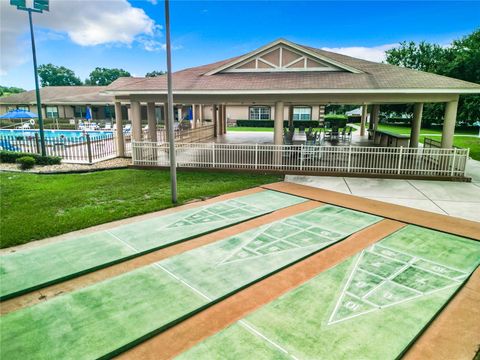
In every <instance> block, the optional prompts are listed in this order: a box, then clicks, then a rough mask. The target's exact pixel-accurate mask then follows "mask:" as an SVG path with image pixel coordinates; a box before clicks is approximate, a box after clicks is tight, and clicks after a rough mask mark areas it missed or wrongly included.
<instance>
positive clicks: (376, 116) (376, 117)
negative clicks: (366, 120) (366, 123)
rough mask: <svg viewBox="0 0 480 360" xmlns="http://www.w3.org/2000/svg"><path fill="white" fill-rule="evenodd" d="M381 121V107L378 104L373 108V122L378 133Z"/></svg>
mask: <svg viewBox="0 0 480 360" xmlns="http://www.w3.org/2000/svg"><path fill="white" fill-rule="evenodd" d="M379 120H380V105H378V104H376V105H373V107H372V121H373V130H374V131H377V129H378V121H379Z"/></svg>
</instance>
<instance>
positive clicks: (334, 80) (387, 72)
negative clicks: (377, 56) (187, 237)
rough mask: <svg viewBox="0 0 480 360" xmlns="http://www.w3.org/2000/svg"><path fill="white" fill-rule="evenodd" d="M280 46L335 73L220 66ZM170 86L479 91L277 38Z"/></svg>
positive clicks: (147, 82)
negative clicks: (298, 53) (238, 69)
mask: <svg viewBox="0 0 480 360" xmlns="http://www.w3.org/2000/svg"><path fill="white" fill-rule="evenodd" d="M279 45H280V46H284V47H288V48H291V49H293V50H295V51H301V52H304V53H305V54H307V55H306V56H308V57H309V58H310V59H312V61H313V60H318V61H319V62H320V61H321V62H323V63H329V64H327V65H332V67H335V69H333V70H335V71H315V70H314V71H306V70H305V71H303V70H298V69H296V71H293V70H292V71H288V69H283V70H287V71H275V70H276V69H262V70H264V71H262V72H259V71H258V69H257V70H251V71H249V70H248V69H242V70H241V72H228V71H225V70H224V69H226V68H227V69H228V68H229V67H232V66H234V65H235V64H238V63H246V62H248V61H249V59H250V58H251V57H253V56H256V55H258V54H259V53H261V52H263V53H265V51H268V50H269V49H270V48H273V47H275V46H279ZM173 86H174V90H175V91H176V92H177V93H178V92H186V93H204V92H215V91H218V92H234V91H242V92H243V91H248V92H251V93H255V92H263V91H270V92H271V91H297V92H301V91H306V92H307V91H308V92H312V91H318V92H328V91H332V90H333V91H336V92H380V91H382V92H402V93H407V92H418V91H423V90H425V91H428V92H448V93H458V94H460V93H480V85H479V84H475V83H471V82H467V81H462V80H458V79H453V78H449V77H446V76H441V75H436V74H431V73H427V72H422V71H416V70H411V69H406V68H402V67H398V66H394V65H389V64H380V63H376V62H371V61H366V60H362V59H356V58H353V57H350V56H346V55H341V54H337V53H333V52H330V51H325V50H321V49H316V48H313V47H309V46H304V45H299V44H295V43H292V42H290V41H287V40H283V39H280V40H277V41H274V42H272V43H270V44H267V45H266V46H264V47H262V48H260V49H257V50H255V51H253V52H251V53H248V54H245V55H242V56H238V57H235V58H231V59H227V60H223V61H219V62H216V63H212V64H208V65H203V66H198V67H193V68H188V69H185V70H181V71H177V72H175V73H173ZM166 89H167V79H166V76H159V77H154V78H135V77H130V78H120V79H118V80H116V81H114V82H113V83H112V84H110V85H109V86H108V87H107V88H106V92H107V93H110V94H127V93H142V92H150V93H156V92H158V93H164V92H165V91H166Z"/></svg>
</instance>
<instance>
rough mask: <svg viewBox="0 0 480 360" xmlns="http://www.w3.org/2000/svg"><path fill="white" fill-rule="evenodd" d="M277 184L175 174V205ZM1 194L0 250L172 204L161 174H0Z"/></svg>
mask: <svg viewBox="0 0 480 360" xmlns="http://www.w3.org/2000/svg"><path fill="white" fill-rule="evenodd" d="M280 180H282V178H281V177H280V176H278V175H262V174H246V173H245V174H235V173H232V174H230V173H214V172H184V171H179V172H178V194H179V204H183V203H185V202H188V201H191V200H194V199H200V198H203V197H210V196H215V195H220V194H224V193H228V192H232V191H238V190H242V189H246V188H251V187H255V186H258V185H261V184H266V183H270V182H275V181H280ZM0 191H1V192H0V193H1V204H0V211H1V214H2V216H1V219H0V247H1V248H4V247H9V246H14V245H19V244H24V243H27V242H29V241H32V240H37V239H43V238H46V237H50V236H55V235H59V234H63V233H67V232H70V231H74V230H79V229H83V228H86V227H89V226H93V225H98V224H102V223H106V222H109V221H113V220H119V219H123V218H127V217H131V216H135V215H140V214H144V213H148V212H152V211H156V210H161V209H165V208H169V207H171V206H172V204H171V202H170V178H169V173H168V172H167V171H160V170H133V169H122V170H109V171H103V172H96V173H86V174H66V175H37V174H22V173H0Z"/></svg>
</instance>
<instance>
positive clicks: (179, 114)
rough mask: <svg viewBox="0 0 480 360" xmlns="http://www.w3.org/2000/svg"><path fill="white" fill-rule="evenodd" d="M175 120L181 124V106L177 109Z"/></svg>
mask: <svg viewBox="0 0 480 360" xmlns="http://www.w3.org/2000/svg"><path fill="white" fill-rule="evenodd" d="M177 118H178V122H181V121H182V119H183V111H182V105H179V106H178V108H177Z"/></svg>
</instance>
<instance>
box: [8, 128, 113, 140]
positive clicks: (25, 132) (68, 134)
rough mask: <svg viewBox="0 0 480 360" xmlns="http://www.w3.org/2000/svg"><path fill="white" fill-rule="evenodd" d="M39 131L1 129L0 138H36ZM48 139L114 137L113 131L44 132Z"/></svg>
mask: <svg viewBox="0 0 480 360" xmlns="http://www.w3.org/2000/svg"><path fill="white" fill-rule="evenodd" d="M38 132H39V130H36V129H35V130H31V129H25V130H24V129H0V136H15V137H16V136H25V137H30V136H35V134H36V133H37V134H38ZM44 133H45V137H46V138H67V139H72V140H73V139H85V135H86V134H88V135H90V137H91V138H96V139H98V138H101V139H105V138H108V137H111V136H112V135H113V132H112V131H103V130H89V131H82V130H44Z"/></svg>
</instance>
